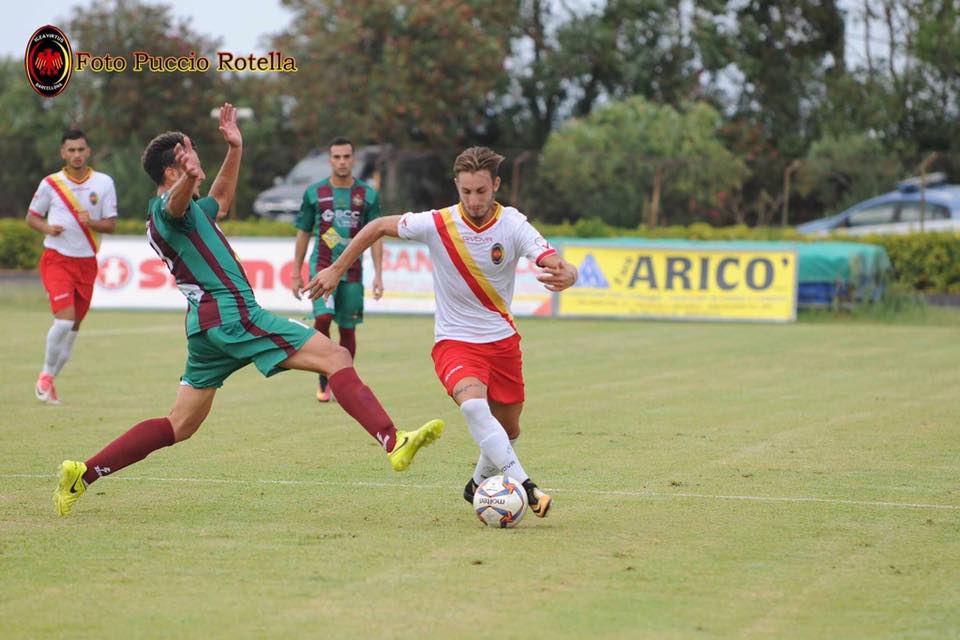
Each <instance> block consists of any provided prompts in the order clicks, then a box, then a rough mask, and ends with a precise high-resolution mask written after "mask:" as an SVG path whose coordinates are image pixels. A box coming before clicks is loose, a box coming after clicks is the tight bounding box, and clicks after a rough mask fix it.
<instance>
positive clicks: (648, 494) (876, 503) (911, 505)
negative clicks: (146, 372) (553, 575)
mask: <svg viewBox="0 0 960 640" xmlns="http://www.w3.org/2000/svg"><path fill="white" fill-rule="evenodd" d="M54 477H56V476H55V475H54V474H42V473H9V474H0V478H10V479H12V478H38V479H39V478H42V479H50V478H54ZM110 480H111V481H113V480H125V481H128V482H189V483H197V484H276V485H305V486H316V487H322V486H325V485H326V486H330V485H332V486H339V487H400V488H402V489H449V488H450V487H448V486H447V485H442V484H403V483H399V482H366V481H363V480H355V481H350V482H340V481H336V480H331V481H325V480H275V479H269V478H257V479H253V480H239V479H234V478H159V477H154V476H133V477H131V476H116V477H112V478H110ZM544 488H545V489H552V490H555V491H560V492H561V493H589V494H596V495H604V496H625V497H630V498H693V499H700V500H745V501H752V502H818V503H824V504H849V505H855V506H861V507H893V508H900V509H946V510H952V511H960V505H956V504H927V503H923V502H886V501H880V500H850V499H846V498H813V497H808V496H800V497H791V496H728V495H720V494H710V493H679V492H678V493H662V492H654V491H616V490H604V489H557V488H556V487H544Z"/></svg>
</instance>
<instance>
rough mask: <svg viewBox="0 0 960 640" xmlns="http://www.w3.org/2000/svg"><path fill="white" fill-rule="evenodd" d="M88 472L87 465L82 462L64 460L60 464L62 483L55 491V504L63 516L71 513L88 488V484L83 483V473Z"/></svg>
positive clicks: (59, 513)
mask: <svg viewBox="0 0 960 640" xmlns="http://www.w3.org/2000/svg"><path fill="white" fill-rule="evenodd" d="M86 472H87V465H85V464H84V463H82V462H76V461H74V460H64V461H63V462H62V463H61V464H60V483H59V484H58V485H57V488H56V489H55V490H54V492H53V504H54V506H55V507H56V508H57V514H58V515H59V516H60V517H61V518H62V517H65V516H68V515H70V512H71V511H72V510H73V505H74V504H75V503H76V502H77V500H78V499H79V498H80V496H82V495H83V492H84V491H86V490H87V485H85V484H84V483H83V474H84V473H86Z"/></svg>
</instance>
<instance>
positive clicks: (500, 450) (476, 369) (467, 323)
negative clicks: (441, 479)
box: [304, 147, 577, 518]
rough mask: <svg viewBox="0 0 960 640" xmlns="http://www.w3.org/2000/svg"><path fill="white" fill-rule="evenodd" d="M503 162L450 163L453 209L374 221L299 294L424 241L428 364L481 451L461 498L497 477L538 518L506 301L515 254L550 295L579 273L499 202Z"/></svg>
mask: <svg viewBox="0 0 960 640" xmlns="http://www.w3.org/2000/svg"><path fill="white" fill-rule="evenodd" d="M502 161H503V156H500V155H497V154H496V153H494V152H493V151H491V150H490V149H487V148H485V147H471V148H469V149H467V150H466V151H464V152H463V153H461V154H460V155H459V156H458V157H457V159H456V162H454V165H453V171H454V175H455V182H456V185H457V190H458V191H459V193H460V202H459V203H458V204H455V205H453V206H450V207H446V208H444V209H440V210H438V211H424V212H422V213H407V214H404V215H402V216H388V217H383V218H379V219H378V220H375V221H374V222H373V223H371V224H369V225H367V227H365V228H364V229H363V230H362V231H361V232H360V233H359V234H358V235H357V236H356V237H355V238H354V239H353V240H352V241H351V243H350V245H349V246H348V247H347V248H346V250H345V251H344V252H343V253H342V254H341V256H340V257H339V258H338V259H337V261H336V262H334V264H333V265H332V266H331V267H329V268H327V269H324V270H323V271H321V272H320V273H318V274H317V275H316V276H315V277H314V278H312V279H311V280H310V282H309V283H307V285H306V287H305V289H304V290H305V291H307V292H309V295H310V298H311V299H316V298H318V297H321V296H326V295H329V294H330V293H331V292H332V291H333V290H334V288H335V287H336V286H337V283H338V282H339V279H340V277H341V275H342V274H343V272H344V271H345V270H346V269H347V267H348V266H349V265H350V264H352V262H353V261H354V260H355V259H356V258H357V257H358V256H360V255H361V254H362V253H363V250H364V249H366V248H367V247H369V246H370V245H371V244H373V243H374V242H376V241H377V240H379V239H380V238H381V237H383V236H385V235H386V236H391V237H394V238H404V239H406V240H416V241H418V242H423V243H425V244H426V245H427V246H428V247H429V248H430V257H431V260H432V262H433V289H434V294H435V297H436V303H437V311H436V321H435V325H434V326H435V344H434V346H433V352H432V355H433V362H434V365H435V368H436V372H437V376H438V377H439V378H440V381H441V382H442V383H443V386H444V387H445V388H446V390H447V393H448V394H449V395H450V397H451V398H453V401H454V402H456V403H457V405H459V407H460V412H461V413H462V414H463V416H464V418H466V421H467V427H468V428H469V429H470V434H471V435H472V436H473V439H474V440H476V442H477V444H478V445H480V459H479V460H478V461H477V466H476V469H475V470H474V474H473V477H472V478H470V480H469V481H468V482H467V485H466V487H464V492H463V497H464V499H466V500H467V501H468V502H472V501H473V494H474V493H475V492H476V489H477V485H478V484H479V483H480V482H482V481H483V479H484V478H487V477H489V476H491V475H496V474H498V473H504V474H507V475H510V476H511V477H513V478H516V479H517V480H519V481H521V482H522V483H523V486H524V488H525V489H526V492H527V498H528V499H529V503H530V508H531V510H532V511H533V512H534V513H535V514H536V515H538V516H540V517H541V518H542V517H545V516H546V515H547V511H548V510H549V509H550V505H551V498H550V496H549V495H547V494H546V493H544V492H543V491H542V490H541V489H540V488H539V487H537V485H536V484H534V482H533V481H532V480H531V479H530V476H529V475H528V474H527V472H526V471H525V470H524V468H523V467H522V466H521V464H520V460H519V459H518V458H517V454H516V452H515V451H514V449H513V446H512V442H513V441H515V440H516V439H517V437H518V436H519V435H520V413H521V411H523V401H524V387H523V371H522V362H521V353H520V334H519V333H518V332H517V327H516V325H515V324H514V321H513V316H511V315H510V302H511V301H512V299H513V287H514V282H515V278H516V268H517V260H518V259H519V258H520V256H525V257H526V258H527V259H529V260H532V261H534V262H536V264H537V266H539V267H541V268H542V269H543V270H544V273H542V274H541V275H539V276H538V279H539V280H540V281H541V282H542V283H543V284H544V286H546V288H547V289H549V290H550V291H563V290H564V289H566V288H568V287H571V286H573V284H574V283H575V282H576V281H577V269H576V267H574V266H573V265H571V264H570V263H568V262H566V261H564V260H563V259H562V258H561V257H560V255H559V254H557V252H556V251H555V250H554V249H553V248H552V247H551V246H550V245H549V244H548V243H547V241H546V240H544V239H543V237H542V236H541V235H540V234H539V233H538V232H537V230H536V229H534V228H533V226H532V225H531V224H530V223H529V222H527V218H526V217H525V216H524V215H523V214H522V213H520V212H519V211H517V210H516V209H514V208H513V207H503V206H501V205H500V204H499V203H497V202H496V200H495V199H494V198H495V195H496V192H497V189H498V188H499V187H500V178H499V177H498V176H497V169H498V168H499V166H500V163H501V162H502Z"/></svg>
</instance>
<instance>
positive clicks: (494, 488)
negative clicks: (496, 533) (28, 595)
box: [473, 476, 527, 528]
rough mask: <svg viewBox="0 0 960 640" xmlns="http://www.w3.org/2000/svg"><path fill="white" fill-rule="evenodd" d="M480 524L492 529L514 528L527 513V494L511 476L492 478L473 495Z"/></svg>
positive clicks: (482, 484) (485, 481)
mask: <svg viewBox="0 0 960 640" xmlns="http://www.w3.org/2000/svg"><path fill="white" fill-rule="evenodd" d="M473 509H474V511H476V513H477V517H478V518H480V522H482V523H483V524H485V525H488V526H491V527H500V528H504V527H514V526H516V525H517V524H518V523H519V522H520V521H521V520H523V514H525V513H526V512H527V492H526V491H525V490H524V488H523V485H521V484H520V483H519V482H517V481H516V480H514V479H513V478H511V477H510V476H491V477H489V478H487V479H486V480H484V481H483V482H481V483H480V486H479V487H477V492H476V493H475V494H473Z"/></svg>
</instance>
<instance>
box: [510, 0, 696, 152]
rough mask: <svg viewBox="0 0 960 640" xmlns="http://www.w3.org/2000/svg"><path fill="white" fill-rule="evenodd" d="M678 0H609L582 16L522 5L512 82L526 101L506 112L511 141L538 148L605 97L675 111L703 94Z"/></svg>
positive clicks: (547, 5) (536, 0) (544, 4)
mask: <svg viewBox="0 0 960 640" xmlns="http://www.w3.org/2000/svg"><path fill="white" fill-rule="evenodd" d="M680 4H681V3H680V2H678V1H676V0H609V1H608V2H605V3H600V4H599V6H597V7H596V9H593V10H588V11H586V12H583V13H574V12H572V11H568V12H567V14H566V15H557V14H556V13H555V10H554V9H555V3H551V2H548V1H547V0H529V1H528V2H524V3H522V10H521V13H520V19H519V21H518V23H517V26H516V28H515V33H514V40H513V50H514V60H513V64H512V66H511V68H512V70H513V74H512V81H513V83H514V86H515V93H516V94H518V95H519V97H520V101H519V102H516V103H511V104H509V105H508V106H507V108H506V109H504V110H503V113H504V116H505V117H506V119H507V120H508V121H509V122H510V123H511V124H510V126H508V127H507V130H508V131H510V132H512V133H511V135H510V137H511V139H513V140H517V139H519V140H522V142H521V144H523V145H525V146H528V147H533V148H540V147H542V146H543V144H544V142H545V141H546V139H547V137H548V136H549V135H550V132H551V131H552V130H553V128H554V127H555V125H556V124H557V122H558V121H560V120H562V119H563V118H564V117H566V116H567V115H573V116H576V117H582V116H586V115H587V114H589V113H590V112H591V111H592V110H593V108H594V106H596V105H597V104H600V103H602V102H604V101H606V100H616V99H624V98H627V97H629V96H632V95H641V96H644V97H647V98H649V99H651V100H654V101H657V102H663V103H666V104H671V105H674V106H677V105H679V104H681V103H682V102H683V101H684V100H686V99H688V98H689V97H690V96H691V95H693V94H694V93H695V92H696V90H697V74H696V70H695V68H694V58H695V49H694V48H693V46H692V43H690V42H687V41H686V40H685V36H684V33H683V21H682V15H683V13H682V11H681V8H680Z"/></svg>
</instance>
